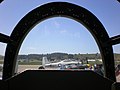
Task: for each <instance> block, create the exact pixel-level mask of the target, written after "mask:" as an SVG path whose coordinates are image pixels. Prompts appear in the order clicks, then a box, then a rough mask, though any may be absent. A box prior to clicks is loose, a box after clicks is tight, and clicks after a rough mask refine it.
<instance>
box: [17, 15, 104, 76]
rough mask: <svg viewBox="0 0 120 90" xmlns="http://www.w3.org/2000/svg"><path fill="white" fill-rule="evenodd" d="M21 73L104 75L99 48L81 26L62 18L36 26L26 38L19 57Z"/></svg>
mask: <svg viewBox="0 0 120 90" xmlns="http://www.w3.org/2000/svg"><path fill="white" fill-rule="evenodd" d="M17 68H18V71H17V73H20V72H22V71H24V70H28V69H37V70H42V69H45V70H93V71H95V72H97V73H98V74H102V75H104V70H103V65H102V59H101V55H100V52H99V49H98V46H97V44H96V42H95V40H94V38H93V37H92V35H91V34H90V33H89V32H88V30H87V29H86V28H85V27H83V26H82V25H81V24H80V23H78V22H76V21H74V20H71V19H68V18H63V17H56V18H51V19H47V20H45V21H43V22H41V23H40V24H38V25H36V26H35V27H34V28H33V29H32V30H31V31H30V33H29V34H28V35H27V37H26V38H25V40H24V42H23V44H22V46H21V49H20V52H19V55H18V67H17Z"/></svg>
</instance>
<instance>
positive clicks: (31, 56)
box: [0, 53, 120, 61]
mask: <svg viewBox="0 0 120 90" xmlns="http://www.w3.org/2000/svg"><path fill="white" fill-rule="evenodd" d="M43 56H46V57H47V58H48V59H49V60H51V61H52V60H62V59H80V60H86V59H101V55H100V54H99V53H96V54H67V53H51V54H28V55H18V60H40V61H41V60H42V57H43ZM114 57H115V60H120V54H117V53H115V54H114ZM3 58H4V56H2V55H0V60H3Z"/></svg>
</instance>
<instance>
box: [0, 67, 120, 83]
mask: <svg viewBox="0 0 120 90" xmlns="http://www.w3.org/2000/svg"><path fill="white" fill-rule="evenodd" d="M40 66H41V65H18V71H17V73H18V74H19V73H22V72H24V71H26V70H42V69H38V68H39V67H40ZM45 70H59V69H56V68H46V69H45ZM0 79H2V72H0ZM116 80H117V82H120V75H119V76H117V77H116Z"/></svg>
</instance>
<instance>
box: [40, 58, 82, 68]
mask: <svg viewBox="0 0 120 90" xmlns="http://www.w3.org/2000/svg"><path fill="white" fill-rule="evenodd" d="M81 63H82V62H81V61H78V60H73V59H65V60H62V61H60V62H52V63H51V62H49V61H48V59H47V57H43V59H42V66H41V67H39V69H42V68H45V67H55V68H57V67H59V68H60V67H61V66H62V65H68V64H71V65H72V64H81Z"/></svg>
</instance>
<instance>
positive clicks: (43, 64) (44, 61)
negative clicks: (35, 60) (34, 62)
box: [42, 57, 50, 68]
mask: <svg viewBox="0 0 120 90" xmlns="http://www.w3.org/2000/svg"><path fill="white" fill-rule="evenodd" d="M49 63H50V62H49V61H48V59H47V57H43V58H42V66H43V67H44V68H45V65H46V64H49Z"/></svg>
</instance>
